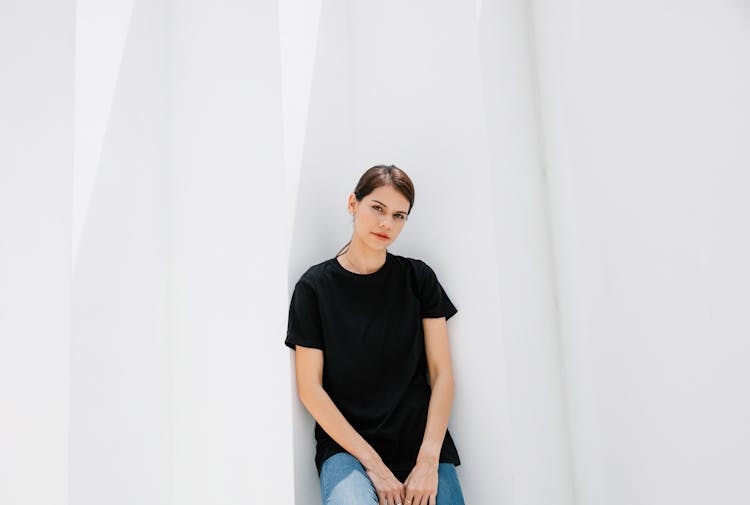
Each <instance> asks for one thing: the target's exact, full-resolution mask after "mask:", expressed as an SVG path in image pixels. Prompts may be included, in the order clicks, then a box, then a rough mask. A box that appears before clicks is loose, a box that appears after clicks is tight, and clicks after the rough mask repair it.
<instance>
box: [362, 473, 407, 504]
mask: <svg viewBox="0 0 750 505" xmlns="http://www.w3.org/2000/svg"><path fill="white" fill-rule="evenodd" d="M365 472H367V476H368V477H369V478H370V480H371V481H372V484H373V486H375V492H376V493H377V494H378V504H379V505H402V504H403V503H404V485H403V484H401V481H399V480H398V479H397V478H396V476H395V475H393V472H391V470H390V469H389V468H388V467H387V466H385V464H384V463H380V464H378V465H376V466H375V467H374V468H373V469H369V468H365Z"/></svg>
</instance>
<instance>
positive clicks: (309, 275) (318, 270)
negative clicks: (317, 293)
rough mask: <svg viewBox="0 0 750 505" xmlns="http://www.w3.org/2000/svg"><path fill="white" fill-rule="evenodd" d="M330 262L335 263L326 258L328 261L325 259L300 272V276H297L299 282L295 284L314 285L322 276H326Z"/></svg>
mask: <svg viewBox="0 0 750 505" xmlns="http://www.w3.org/2000/svg"><path fill="white" fill-rule="evenodd" d="M332 261H336V259H335V258H328V259H325V260H323V261H320V262H318V263H315V264H314V265H311V266H309V267H307V269H306V270H305V271H303V272H302V275H300V276H299V280H298V281H297V282H310V283H316V282H317V281H319V280H320V279H321V278H322V277H323V276H325V275H326V273H327V272H328V270H329V269H330V267H331V262H332Z"/></svg>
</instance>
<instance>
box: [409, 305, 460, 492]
mask: <svg viewBox="0 0 750 505" xmlns="http://www.w3.org/2000/svg"><path fill="white" fill-rule="evenodd" d="M422 325H423V328H424V346H425V354H426V355H427V367H428V368H429V372H430V384H431V385H432V395H431V396H430V405H429V409H428V411H427V426H426V427H425V431H424V437H423V438H422V445H421V447H420V449H419V455H418V456H417V464H416V465H415V466H414V469H413V470H412V471H411V473H410V474H409V476H408V477H407V478H406V481H405V482H404V485H405V487H406V502H405V503H408V504H411V505H417V504H419V503H429V504H430V505H433V504H434V503H435V495H437V483H438V465H439V463H440V449H441V448H442V446H443V439H444V438H445V431H446V430H447V429H448V419H449V418H450V414H451V407H452V405H453V391H454V385H453V367H452V366H451V355H450V345H449V343H448V326H447V324H446V321H445V318H444V317H437V318H426V319H422ZM409 500H412V501H409Z"/></svg>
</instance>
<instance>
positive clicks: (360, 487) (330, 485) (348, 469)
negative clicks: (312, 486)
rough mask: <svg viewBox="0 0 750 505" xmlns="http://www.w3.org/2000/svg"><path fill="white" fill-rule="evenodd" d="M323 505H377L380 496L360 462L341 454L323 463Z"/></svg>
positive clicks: (321, 475)
mask: <svg viewBox="0 0 750 505" xmlns="http://www.w3.org/2000/svg"><path fill="white" fill-rule="evenodd" d="M320 492H321V497H322V499H323V505H373V504H375V505H377V503H378V496H377V494H376V493H375V488H374V487H373V485H372V481H370V478H369V477H368V476H367V473H365V469H364V468H363V467H362V465H361V464H360V462H359V461H358V460H357V459H356V458H355V457H354V456H352V455H351V454H349V453H346V452H340V453H338V454H334V455H333V456H331V457H329V458H328V459H326V460H325V461H324V462H323V466H322V467H321V470H320Z"/></svg>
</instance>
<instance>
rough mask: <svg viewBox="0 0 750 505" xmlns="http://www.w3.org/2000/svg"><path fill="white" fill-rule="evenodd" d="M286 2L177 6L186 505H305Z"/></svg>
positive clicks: (182, 486) (174, 91) (174, 291)
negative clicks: (296, 403) (283, 21)
mask: <svg viewBox="0 0 750 505" xmlns="http://www.w3.org/2000/svg"><path fill="white" fill-rule="evenodd" d="M277 12H278V7H277V5H276V2H273V1H264V2H244V1H239V0H237V1H229V2H223V3H221V4H211V5H209V4H206V3H205V2H196V1H187V0H185V1H177V2H172V19H171V22H172V30H173V37H172V40H171V52H170V56H171V59H170V63H171V69H172V72H173V73H172V76H171V77H172V80H171V86H172V87H171V96H172V100H173V102H172V103H173V112H174V115H173V121H172V128H171V132H172V135H173V137H172V142H171V144H170V146H171V149H172V156H173V157H172V174H173V178H172V194H173V196H174V208H173V216H172V221H171V224H172V228H171V229H172V232H173V255H172V271H171V276H172V277H171V279H172V283H171V293H170V295H171V299H172V302H173V306H172V313H171V321H172V323H173V326H172V332H173V333H172V334H173V342H174V346H175V347H174V355H173V356H174V369H175V376H174V406H175V411H174V430H175V431H174V450H175V453H174V472H175V473H174V479H175V496H174V501H175V503H179V504H181V505H191V504H201V505H203V504H206V503H222V504H238V505H239V504H247V503H278V504H282V505H285V504H291V503H293V501H294V495H293V493H294V488H293V485H292V478H293V477H292V476H293V473H292V472H293V467H292V465H293V459H292V458H293V456H292V438H291V434H292V426H291V419H292V417H291V408H290V407H291V394H292V393H291V384H290V376H289V362H288V353H287V352H286V351H285V350H284V349H285V347H284V345H283V338H282V335H283V331H284V328H285V325H286V303H287V298H286V282H287V265H286V258H287V255H286V253H285V252H284V249H285V247H286V241H285V237H286V229H285V226H284V224H285V208H284V207H285V203H286V195H285V194H284V168H283V166H284V165H283V130H282V127H283V125H282V95H281V65H280V50H279V28H278V14H277Z"/></svg>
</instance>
